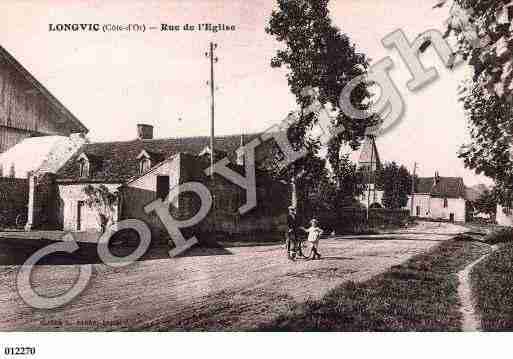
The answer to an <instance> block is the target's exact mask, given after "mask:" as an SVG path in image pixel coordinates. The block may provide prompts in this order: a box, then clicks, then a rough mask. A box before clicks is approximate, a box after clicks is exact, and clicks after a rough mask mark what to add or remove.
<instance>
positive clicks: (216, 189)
mask: <svg viewBox="0 0 513 359" xmlns="http://www.w3.org/2000/svg"><path fill="white" fill-rule="evenodd" d="M256 136H258V134H253V135H233V136H219V137H216V138H215V151H214V153H215V159H214V160H216V161H217V160H220V159H222V158H224V157H228V159H229V160H230V168H231V169H232V170H234V171H238V172H239V173H240V174H241V175H244V171H245V168H244V162H243V161H244V158H243V156H241V154H238V153H237V152H236V150H237V149H238V148H239V146H241V145H243V144H244V143H247V142H249V141H251V140H252V139H253V138H255V137H256ZM209 143H210V138H209V137H185V138H154V137H153V127H152V126H151V125H147V124H140V125H138V126H137V137H136V138H135V139H134V140H130V141H115V142H92V143H84V144H83V145H82V146H81V147H80V148H78V150H77V151H76V152H75V154H74V155H73V156H71V157H70V158H69V160H68V161H66V163H65V164H64V165H63V166H62V167H61V168H60V169H59V170H58V171H56V173H46V174H44V175H40V176H39V178H38V179H37V183H36V181H35V182H34V184H33V185H32V191H31V194H30V195H31V196H32V197H31V198H33V200H32V205H31V206H30V208H29V217H32V222H33V225H34V227H37V226H38V225H42V224H43V223H38V222H41V220H38V218H40V219H41V214H44V213H54V214H55V216H54V217H53V218H51V219H49V218H48V217H46V218H43V220H44V221H46V222H47V223H45V227H47V228H56V229H64V230H71V231H97V230H99V229H100V223H99V221H98V216H97V213H96V212H95V209H94V208H90V207H89V206H88V205H87V194H86V193H85V191H84V189H85V188H86V187H87V186H100V185H103V186H105V187H106V188H107V189H108V190H109V191H110V192H112V193H116V194H117V196H118V198H119V201H118V203H117V204H116V206H115V210H114V212H115V213H114V217H115V218H114V221H120V220H123V219H128V218H133V219H140V220H142V221H144V222H145V223H147V224H148V225H149V226H150V228H151V229H152V232H153V234H154V235H155V237H158V238H162V239H165V238H166V235H167V233H165V228H164V227H163V226H162V223H160V221H159V219H158V217H157V216H156V214H154V213H153V214H152V213H150V214H147V213H145V211H144V206H145V205H147V204H148V203H150V202H152V201H154V200H155V199H157V198H161V199H164V198H166V197H167V194H168V193H169V191H170V190H171V189H172V188H173V187H175V186H177V185H179V184H182V183H186V182H191V181H194V182H201V183H203V184H204V185H205V186H206V187H207V188H208V189H209V190H210V191H211V193H212V196H213V210H212V211H211V213H210V214H209V215H208V216H207V218H206V219H205V220H204V221H202V222H201V223H200V225H199V227H198V228H199V229H200V231H201V232H224V233H230V234H243V233H248V232H255V231H262V232H272V231H278V230H283V228H280V226H284V225H285V222H286V208H287V205H288V199H289V193H288V186H287V185H286V184H283V183H281V182H279V181H276V180H274V179H272V177H271V176H270V175H269V174H268V173H267V172H266V171H265V170H263V169H262V168H259V169H257V174H256V181H257V202H258V205H257V207H256V208H255V209H253V210H252V211H250V212H249V213H248V214H245V215H240V214H239V212H238V209H239V207H240V206H242V205H243V204H244V203H245V191H244V190H243V189H242V188H240V187H239V186H237V185H235V184H234V183H232V182H230V181H228V180H227V179H225V178H223V177H222V176H218V175H215V176H214V178H212V177H210V176H208V175H206V174H205V172H204V170H205V169H206V168H208V167H209V166H210V156H211V152H212V151H211V149H210V147H209V146H210V145H209ZM262 149H263V150H265V148H262ZM256 157H257V161H258V160H259V158H262V154H261V153H260V152H259V149H258V148H257V152H256ZM257 165H258V164H257ZM29 197H30V196H29ZM197 201H198V198H196V197H195V195H194V194H189V195H187V194H186V195H183V196H180V197H179V198H178V199H177V201H175V202H173V206H172V207H171V208H170V210H171V211H174V214H175V215H176V216H177V217H183V218H189V217H192V216H193V215H194V214H195V211H196V210H197V208H198V207H197V204H198V203H197ZM41 202H43V203H41ZM30 213H31V214H30Z"/></svg>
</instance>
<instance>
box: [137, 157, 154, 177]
mask: <svg viewBox="0 0 513 359" xmlns="http://www.w3.org/2000/svg"><path fill="white" fill-rule="evenodd" d="M150 167H151V161H150V159H149V158H147V157H143V158H141V159H140V160H139V174H143V173H145V172H147V171H148V170H149V169H150Z"/></svg>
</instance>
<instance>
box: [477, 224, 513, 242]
mask: <svg viewBox="0 0 513 359" xmlns="http://www.w3.org/2000/svg"><path fill="white" fill-rule="evenodd" d="M484 241H485V242H486V243H488V244H496V243H507V242H512V241H513V227H505V228H499V229H496V230H495V231H493V232H491V233H489V234H487V235H486V237H485V238H484Z"/></svg>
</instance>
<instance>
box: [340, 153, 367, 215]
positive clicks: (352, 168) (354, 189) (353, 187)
mask: <svg viewBox="0 0 513 359" xmlns="http://www.w3.org/2000/svg"><path fill="white" fill-rule="evenodd" d="M333 172H334V177H335V180H336V182H337V190H336V204H337V205H336V207H335V208H338V207H350V206H354V204H355V202H356V197H358V196H360V195H361V194H362V193H363V191H364V190H365V184H364V182H365V173H363V172H361V171H359V170H357V168H356V164H355V163H353V162H351V160H350V159H349V154H347V155H343V156H340V159H339V161H338V162H337V167H336V168H334V169H333Z"/></svg>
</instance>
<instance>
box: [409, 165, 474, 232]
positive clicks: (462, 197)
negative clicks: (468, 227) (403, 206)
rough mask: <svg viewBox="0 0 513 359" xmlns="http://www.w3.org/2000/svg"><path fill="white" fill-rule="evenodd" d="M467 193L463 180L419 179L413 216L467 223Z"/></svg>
mask: <svg viewBox="0 0 513 359" xmlns="http://www.w3.org/2000/svg"><path fill="white" fill-rule="evenodd" d="M466 201H467V199H466V191H465V184H464V182H463V178H461V177H441V176H440V175H439V174H438V172H436V173H435V176H434V177H419V178H417V180H416V182H415V192H414V195H413V213H412V216H414V217H419V218H430V219H440V220H447V221H451V222H465V220H466ZM411 202H412V196H409V198H408V205H407V208H408V209H411V208H412V207H411V205H412V203H411Z"/></svg>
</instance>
